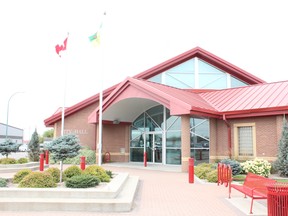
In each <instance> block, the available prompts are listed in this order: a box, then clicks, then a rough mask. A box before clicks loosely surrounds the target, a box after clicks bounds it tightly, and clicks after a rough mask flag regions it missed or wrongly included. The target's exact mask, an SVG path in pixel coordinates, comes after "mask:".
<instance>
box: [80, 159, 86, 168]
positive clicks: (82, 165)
mask: <svg viewBox="0 0 288 216" xmlns="http://www.w3.org/2000/svg"><path fill="white" fill-rule="evenodd" d="M80 168H81V170H85V157H84V156H81V157H80Z"/></svg>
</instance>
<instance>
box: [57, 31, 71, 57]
mask: <svg viewBox="0 0 288 216" xmlns="http://www.w3.org/2000/svg"><path fill="white" fill-rule="evenodd" d="M67 40H68V36H67V38H66V39H65V40H64V42H63V44H61V45H59V44H57V45H56V46H55V50H56V53H57V54H58V55H59V57H61V55H60V52H61V51H64V50H66V47H67Z"/></svg>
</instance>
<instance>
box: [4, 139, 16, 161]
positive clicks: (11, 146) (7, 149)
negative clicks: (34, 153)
mask: <svg viewBox="0 0 288 216" xmlns="http://www.w3.org/2000/svg"><path fill="white" fill-rule="evenodd" d="M20 145H21V144H17V143H14V142H13V141H12V140H11V139H6V140H5V141H4V142H3V143H1V144H0V153H1V154H2V155H6V158H8V155H9V154H11V153H12V152H17V151H19V147H20Z"/></svg>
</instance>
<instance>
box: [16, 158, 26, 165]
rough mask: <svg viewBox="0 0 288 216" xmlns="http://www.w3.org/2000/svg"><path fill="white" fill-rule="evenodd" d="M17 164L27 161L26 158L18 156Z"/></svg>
mask: <svg viewBox="0 0 288 216" xmlns="http://www.w3.org/2000/svg"><path fill="white" fill-rule="evenodd" d="M17 163H18V164H24V163H28V158H19V159H18V160H17Z"/></svg>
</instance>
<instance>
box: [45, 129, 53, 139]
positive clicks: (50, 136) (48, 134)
mask: <svg viewBox="0 0 288 216" xmlns="http://www.w3.org/2000/svg"><path fill="white" fill-rule="evenodd" d="M53 136H54V129H50V130H47V131H44V133H43V137H47V138H53Z"/></svg>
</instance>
